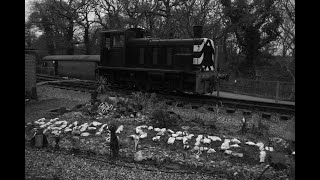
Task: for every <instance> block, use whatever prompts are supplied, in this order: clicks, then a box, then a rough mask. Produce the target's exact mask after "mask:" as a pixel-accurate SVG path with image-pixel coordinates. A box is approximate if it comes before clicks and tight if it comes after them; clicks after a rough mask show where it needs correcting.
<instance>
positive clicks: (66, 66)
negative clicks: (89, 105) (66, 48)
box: [42, 55, 100, 80]
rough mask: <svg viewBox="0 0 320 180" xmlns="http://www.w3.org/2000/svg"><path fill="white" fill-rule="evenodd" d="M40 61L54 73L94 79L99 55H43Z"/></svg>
mask: <svg viewBox="0 0 320 180" xmlns="http://www.w3.org/2000/svg"><path fill="white" fill-rule="evenodd" d="M42 61H43V63H44V64H45V66H47V67H52V68H53V69H54V71H55V73H54V74H55V75H58V76H66V77H73V78H78V79H85V80H95V79H96V77H95V76H96V74H95V70H96V68H97V67H98V65H99V62H100V55H53V56H46V57H44V58H43V60H42Z"/></svg>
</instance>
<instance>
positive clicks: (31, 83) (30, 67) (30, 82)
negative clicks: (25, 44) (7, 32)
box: [24, 52, 37, 99]
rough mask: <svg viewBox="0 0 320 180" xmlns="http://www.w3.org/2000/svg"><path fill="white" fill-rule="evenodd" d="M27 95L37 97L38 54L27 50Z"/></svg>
mask: <svg viewBox="0 0 320 180" xmlns="http://www.w3.org/2000/svg"><path fill="white" fill-rule="evenodd" d="M24 81H25V95H26V96H28V97H29V98H32V99H37V89H36V55H35V54H34V53H31V52H25V79H24Z"/></svg>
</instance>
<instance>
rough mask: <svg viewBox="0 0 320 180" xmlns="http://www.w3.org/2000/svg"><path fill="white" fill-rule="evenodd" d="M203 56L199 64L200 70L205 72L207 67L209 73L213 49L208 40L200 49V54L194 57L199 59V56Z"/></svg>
mask: <svg viewBox="0 0 320 180" xmlns="http://www.w3.org/2000/svg"><path fill="white" fill-rule="evenodd" d="M202 53H204V54H203V59H202V62H201V65H202V68H201V70H202V71H203V70H205V69H207V67H208V68H209V71H211V66H213V65H214V64H213V59H212V55H214V49H213V46H212V44H211V41H210V40H207V42H206V43H205V44H204V46H203V48H202V49H201V51H200V52H197V53H196V55H195V56H194V57H196V58H199V57H200V56H201V55H202Z"/></svg>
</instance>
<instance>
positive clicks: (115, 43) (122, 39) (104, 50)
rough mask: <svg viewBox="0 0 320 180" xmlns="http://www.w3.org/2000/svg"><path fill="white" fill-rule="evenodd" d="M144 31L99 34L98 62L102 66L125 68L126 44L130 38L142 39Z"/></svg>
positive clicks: (128, 30)
mask: <svg viewBox="0 0 320 180" xmlns="http://www.w3.org/2000/svg"><path fill="white" fill-rule="evenodd" d="M143 37H144V30H143V29H141V28H130V29H127V30H125V29H120V30H108V31H102V32H101V43H100V46H101V47H100V49H101V50H100V62H101V65H102V66H109V67H123V66H125V64H126V63H125V59H126V57H125V55H126V43H127V42H128V40H130V39H132V38H143Z"/></svg>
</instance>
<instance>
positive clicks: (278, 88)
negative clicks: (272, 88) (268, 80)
mask: <svg viewBox="0 0 320 180" xmlns="http://www.w3.org/2000/svg"><path fill="white" fill-rule="evenodd" d="M279 90H280V82H279V81H277V86H276V103H278V102H279Z"/></svg>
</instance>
